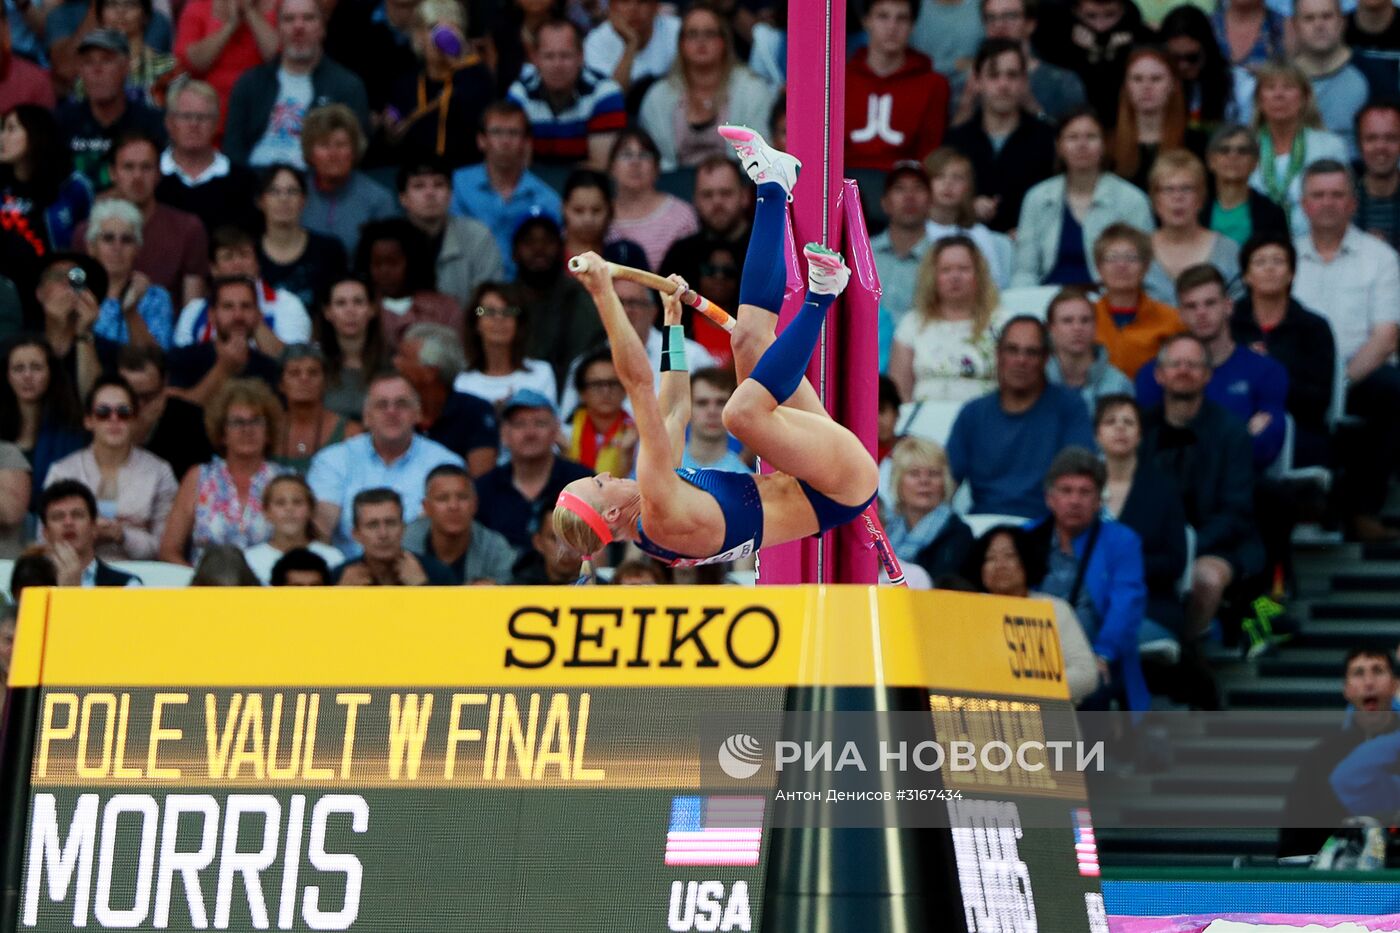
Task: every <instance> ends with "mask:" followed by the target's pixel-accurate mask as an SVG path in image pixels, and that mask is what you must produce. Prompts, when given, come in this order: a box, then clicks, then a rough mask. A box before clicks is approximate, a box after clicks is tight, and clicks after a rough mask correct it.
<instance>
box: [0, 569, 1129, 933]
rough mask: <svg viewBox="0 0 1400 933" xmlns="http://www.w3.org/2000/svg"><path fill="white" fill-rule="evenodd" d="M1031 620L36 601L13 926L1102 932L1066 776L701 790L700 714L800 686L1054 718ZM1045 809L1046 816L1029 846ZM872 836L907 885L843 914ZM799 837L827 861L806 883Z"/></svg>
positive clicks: (742, 603)
mask: <svg viewBox="0 0 1400 933" xmlns="http://www.w3.org/2000/svg"><path fill="white" fill-rule="evenodd" d="M1027 616H1043V617H1044V619H1046V620H1049V619H1050V618H1051V615H1050V612H1049V608H1048V607H1046V606H1044V605H1043V604H1036V603H1030V602H1019V601H1008V600H995V599H990V598H980V597H970V596H966V595H960V594H914V593H910V592H908V591H889V590H878V591H872V590H870V589H867V588H864V587H793V588H763V589H760V590H741V589H735V588H671V587H665V588H602V587H600V588H538V589H526V588H516V589H505V588H502V589H477V588H468V589H423V590H280V591H270V590H262V591H259V590H233V589H203V590H199V589H191V590H181V591H156V590H147V591H139V590H133V591H122V592H114V591H102V590H49V591H33V590H31V591H26V598H25V603H24V607H23V613H22V616H21V620H20V627H19V631H18V634H17V640H16V647H15V658H14V663H13V666H12V671H11V696H10V702H9V704H8V708H7V711H6V712H7V717H6V726H5V735H4V755H5V759H4V763H3V764H4V767H3V774H0V779H3V788H0V791H3V802H4V806H5V808H6V809H5V812H6V814H7V824H8V828H7V832H6V836H7V844H6V846H5V847H4V849H3V852H0V856H2V857H3V864H2V865H0V871H2V872H3V879H4V897H5V900H4V912H3V915H0V925H2V926H0V929H3V930H5V931H9V930H39V931H53V930H70V929H94V928H95V929H137V930H174V931H185V930H206V929H216V930H217V929H228V930H253V929H257V930H262V929H277V930H365V931H376V933H391V931H425V933H426V931H444V930H453V931H473V933H474V931H493V933H496V931H522V933H543V931H554V930H567V931H573V933H594V931H598V933H602V931H608V933H630V931H637V933H642V931H648V933H649V931H683V930H760V929H764V930H770V931H778V930H784V929H810V928H811V927H810V926H809V925H807V924H806V922H805V920H799V918H800V917H803V916H810V914H811V912H813V911H815V912H817V913H824V914H825V915H826V916H827V917H828V918H829V919H831V920H832V921H833V922H832V923H831V925H830V929H833V930H839V929H851V930H857V929H859V930H863V931H874V930H878V929H885V928H904V929H911V930H918V929H927V930H935V929H936V930H940V931H941V930H948V929H963V930H966V931H969V933H972V931H977V933H994V931H1005V933H1010V931H1013V930H1014V931H1016V933H1034V931H1035V930H1046V931H1051V930H1053V931H1055V933H1060V931H1071V930H1074V931H1094V930H1097V929H1100V928H1105V929H1106V926H1102V900H1101V898H1100V897H1099V894H1098V885H1097V878H1096V875H1097V864H1096V863H1095V864H1094V865H1093V866H1092V871H1090V870H1088V868H1089V866H1088V865H1087V863H1086V862H1085V858H1084V852H1085V851H1086V847H1085V846H1084V845H1082V842H1083V840H1084V839H1085V838H1089V839H1090V840H1091V839H1092V837H1091V833H1092V830H1091V827H1090V823H1089V820H1088V811H1087V807H1086V801H1085V800H1084V799H1083V789H1082V785H1080V786H1071V787H1069V788H1068V789H1066V787H1065V786H1060V787H1058V788H1055V789H1052V790H1050V791H1047V792H1044V793H1042V792H1040V791H1037V789H1036V788H1034V787H1008V786H1005V785H1004V784H1003V785H995V784H993V785H988V786H979V785H977V784H976V782H975V781H974V782H973V783H971V784H968V783H964V785H963V787H962V789H963V790H965V791H966V793H965V794H962V795H960V796H959V798H958V799H956V800H949V801H947V802H946V803H940V804H939V805H940V806H946V807H947V808H948V810H949V813H950V814H952V815H953V816H954V817H955V819H954V823H955V825H954V827H953V828H952V829H951V830H949V829H942V830H937V829H919V830H898V831H886V830H880V829H871V830H841V829H825V830H816V829H811V830H804V829H801V828H797V827H793V826H782V827H779V826H776V825H774V819H773V816H774V807H775V800H774V798H775V794H776V793H777V791H778V789H779V788H778V787H777V786H776V784H775V783H774V782H773V781H771V780H763V779H760V780H758V781H756V782H754V783H753V784H751V785H744V786H740V787H735V786H733V785H725V786H714V785H713V784H710V783H707V782H706V780H705V777H704V775H705V769H706V767H707V766H708V765H709V764H710V761H711V759H712V758H713V756H714V754H715V752H716V751H718V749H710V748H708V747H702V744H703V743H701V742H700V741H699V740H698V736H699V735H700V731H701V730H700V723H701V722H702V721H703V720H705V719H706V718H707V717H717V716H734V715H741V714H746V713H755V714H758V713H768V714H771V713H775V712H780V711H782V710H784V709H785V708H790V707H791V704H792V701H793V697H794V695H796V694H801V693H803V692H804V691H807V692H808V693H810V690H812V689H816V688H835V689H837V690H838V691H844V690H856V691H861V690H865V691H867V692H868V691H869V690H871V689H876V688H878V689H881V690H893V691H894V693H895V694H899V695H903V696H906V697H911V698H912V700H911V705H912V708H916V709H917V708H919V707H922V708H924V709H925V710H926V711H928V712H929V716H930V722H931V723H932V724H933V726H932V728H934V729H944V730H952V729H954V728H956V727H955V724H954V723H953V722H952V720H950V719H949V716H952V715H955V713H956V711H957V710H958V709H962V708H964V705H965V704H968V703H972V704H974V705H976V704H983V705H984V706H985V703H986V702H988V701H990V702H992V703H993V704H995V703H996V702H999V701H998V698H1001V699H1003V700H1007V701H1010V700H1013V699H1015V700H1017V701H1018V702H1019V703H1020V704H1021V705H1020V706H1019V707H1018V709H1024V708H1026V707H1027V705H1029V706H1030V707H1031V708H1037V709H1038V708H1040V707H1042V706H1043V707H1044V708H1046V709H1055V708H1060V709H1063V708H1067V701H1066V699H1065V687H1064V684H1063V676H1062V675H1063V672H1062V669H1061V668H1062V664H1059V661H1058V650H1057V649H1054V650H1049V651H1047V649H1046V648H1045V644H1046V643H1044V642H1042V643H1041V644H1040V645H1039V646H1038V647H1037V645H1036V644H1033V643H1032V642H1028V641H1027V640H1026V638H1025V637H1024V636H1023V635H1021V634H1020V633H1021V632H1023V631H1024V630H1025V626H1024V624H1023V623H1024V621H1025V618H1026V617H1027ZM1013 620H1016V623H1015V624H1013ZM1044 624H1048V625H1053V622H1048V621H1047V622H1045V623H1044ZM1052 631H1053V630H1052ZM1057 665H1058V667H1057ZM940 716H941V717H943V718H942V720H941V721H940ZM950 786H952V785H950ZM1046 807H1048V808H1049V809H1050V810H1051V811H1052V812H1054V813H1060V814H1063V819H1062V821H1061V825H1058V826H1055V827H1053V828H1030V827H1029V826H1027V825H1023V821H1022V814H1023V813H1025V812H1029V811H1028V810H1027V809H1026V808H1038V809H1039V810H1043V809H1044V808H1046ZM890 832H896V833H897V834H898V835H901V836H902V837H903V842H901V843H899V845H898V846H897V848H899V849H900V852H901V855H900V856H899V858H898V861H899V862H900V863H901V868H900V870H901V871H902V872H903V873H904V875H903V880H902V881H901V882H899V883H898V884H895V885H893V886H894V887H897V886H898V885H899V884H902V885H905V886H911V887H913V888H915V889H916V896H915V897H914V898H912V899H911V898H907V897H906V898H901V897H898V896H889V895H891V894H893V891H892V890H889V891H887V890H882V884H884V885H885V886H886V887H890V885H889V884H885V882H877V883H874V884H873V885H867V890H866V891H865V892H864V894H863V895H862V896H863V897H865V898H867V899H868V904H867V905H864V906H862V907H861V908H860V911H854V910H853V908H852V905H853V904H856V903H859V902H860V898H856V899H855V900H852V899H851V898H849V897H845V896H838V895H841V890H842V888H843V886H844V887H846V888H850V886H851V885H852V884H856V885H857V886H859V883H860V882H859V876H860V875H861V870H860V866H866V867H869V866H871V865H872V864H875V863H879V862H880V861H881V859H880V857H877V856H878V853H877V852H876V851H875V850H876V849H877V848H878V849H879V850H880V852H883V853H885V854H886V855H888V854H889V851H890V848H889V847H890V841H889V833H890ZM804 833H808V834H813V833H826V834H829V835H828V837H827V838H828V840H831V841H834V846H833V848H834V854H832V856H831V857H830V858H829V859H828V860H827V863H826V865H827V867H826V869H825V871H826V872H827V874H828V875H830V877H829V878H827V879H826V881H822V880H821V879H820V878H817V879H816V883H815V887H813V886H812V884H811V883H810V882H812V880H813V879H812V877H811V868H812V867H811V866H810V865H806V864H804V863H803V860H802V859H801V858H800V857H799V856H800V853H801V852H802V850H803V848H804V845H805V838H806V837H804ZM1086 834H1089V835H1087V836H1086ZM1077 844H1079V845H1078V848H1076V845H1077ZM1076 853H1079V854H1078V855H1077V854H1076ZM847 862H849V864H850V865H851V866H854V867H853V868H852V869H851V870H850V871H844V870H840V866H841V865H843V864H845V863H847ZM819 873H820V872H819ZM886 881H889V879H886ZM823 890H824V891H825V893H823ZM770 895H771V896H770ZM870 911H874V913H873V914H872V913H870ZM838 914H840V915H841V916H838ZM843 917H845V919H844V920H843V919H842V918H843ZM880 918H883V919H880ZM886 920H888V921H889V926H888V927H887V926H886V922H885V921H886Z"/></svg>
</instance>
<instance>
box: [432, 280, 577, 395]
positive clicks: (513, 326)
mask: <svg viewBox="0 0 1400 933" xmlns="http://www.w3.org/2000/svg"><path fill="white" fill-rule="evenodd" d="M471 307H472V308H473V309H474V310H473V311H472V312H471V317H470V319H469V320H468V321H467V339H466V342H465V344H464V347H463V348H464V349H465V350H466V353H467V368H466V370H465V371H463V372H462V373H461V375H459V376H458V377H457V381H456V382H455V383H453V386H452V387H453V388H454V389H456V390H457V391H458V392H465V393H467V394H468V395H475V396H476V397H477V398H483V399H485V400H486V401H488V402H490V403H491V404H493V405H501V404H504V403H505V400H506V399H508V398H510V397H511V396H512V395H513V394H515V393H516V392H519V391H520V390H522V389H533V390H534V391H536V392H538V393H540V394H541V395H543V396H544V397H545V398H547V399H555V398H558V397H559V392H558V388H559V387H558V384H557V383H556V382H555V379H554V367H552V366H550V365H549V364H548V363H546V362H545V361H544V360H534V359H530V358H529V357H527V356H526V355H525V342H526V340H527V339H528V338H529V336H530V328H529V324H528V319H527V318H525V317H524V316H523V314H524V311H523V310H522V308H521V306H520V300H519V295H518V294H517V293H516V290H515V286H514V285H506V284H504V283H502V282H482V283H481V284H480V285H478V286H477V288H476V294H475V295H473V296H472V303H471Z"/></svg>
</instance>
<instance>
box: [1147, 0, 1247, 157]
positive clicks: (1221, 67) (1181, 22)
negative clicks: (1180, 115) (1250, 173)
mask: <svg viewBox="0 0 1400 933" xmlns="http://www.w3.org/2000/svg"><path fill="white" fill-rule="evenodd" d="M1157 35H1158V38H1159V39H1160V40H1161V43H1162V46H1163V48H1165V49H1166V52H1167V57H1168V58H1170V59H1171V62H1172V69H1173V70H1174V71H1175V72H1176V77H1177V79H1178V80H1179V81H1180V82H1181V90H1182V92H1183V93H1184V94H1185V95H1186V117H1187V126H1190V127H1192V128H1194V129H1197V130H1200V131H1202V132H1205V133H1209V132H1210V131H1212V130H1214V129H1215V128H1216V127H1217V126H1220V125H1221V124H1222V123H1224V122H1225V121H1226V120H1237V119H1239V108H1238V105H1237V104H1236V102H1235V80H1236V79H1235V74H1234V72H1233V71H1232V69H1231V68H1230V63H1229V62H1228V61H1226V59H1225V55H1224V53H1222V52H1221V51H1220V43H1219V42H1217V41H1216V40H1215V30H1214V29H1212V28H1211V25H1210V17H1209V16H1207V15H1206V14H1205V12H1204V11H1203V10H1201V9H1200V8H1198V7H1194V6H1190V5H1183V6H1179V7H1177V8H1176V9H1174V10H1172V11H1171V12H1170V13H1168V14H1167V15H1166V16H1165V17H1164V18H1163V19H1162V26H1161V28H1160V29H1159V30H1158V33H1157Z"/></svg>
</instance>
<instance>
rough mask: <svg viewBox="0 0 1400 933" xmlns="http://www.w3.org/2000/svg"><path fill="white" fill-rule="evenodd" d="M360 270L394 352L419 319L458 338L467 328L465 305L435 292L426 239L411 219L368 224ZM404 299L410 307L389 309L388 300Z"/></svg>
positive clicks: (358, 252) (359, 255)
mask: <svg viewBox="0 0 1400 933" xmlns="http://www.w3.org/2000/svg"><path fill="white" fill-rule="evenodd" d="M355 273H356V275H357V276H359V277H360V278H361V279H363V280H364V281H366V282H368V283H369V285H370V294H371V297H372V298H373V300H374V302H375V304H376V305H377V306H378V308H379V325H380V330H381V333H382V334H383V335H384V343H385V345H386V346H387V347H388V349H389V351H390V352H391V353H392V352H393V350H394V349H395V348H397V347H398V344H399V341H400V340H401V339H402V338H403V333H404V331H406V330H407V329H408V328H409V327H411V326H412V325H414V324H416V323H420V322H428V323H434V324H445V325H447V326H448V327H451V328H452V329H453V330H455V331H456V332H457V334H458V335H459V336H460V335H461V334H462V333H463V331H464V330H465V318H464V315H463V312H462V309H461V307H459V306H458V304H457V303H456V302H455V301H453V300H452V299H451V298H449V297H448V296H446V295H443V294H441V293H439V292H438V291H437V290H436V288H437V283H436V275H437V273H436V272H435V270H434V267H433V262H432V256H431V253H430V251H429V249H428V244H427V241H426V238H425V237H424V236H423V233H422V232H421V231H420V230H419V229H418V228H417V227H415V226H413V224H412V223H410V222H409V221H407V220H405V219H403V218H401V217H393V218H389V219H387V220H378V221H374V222H372V223H367V224H365V226H364V229H363V230H362V231H361V233H360V243H359V247H358V248H357V249H356V250H355ZM405 302H406V303H407V304H408V307H407V309H400V310H396V311H390V310H388V306H389V304H402V303H405Z"/></svg>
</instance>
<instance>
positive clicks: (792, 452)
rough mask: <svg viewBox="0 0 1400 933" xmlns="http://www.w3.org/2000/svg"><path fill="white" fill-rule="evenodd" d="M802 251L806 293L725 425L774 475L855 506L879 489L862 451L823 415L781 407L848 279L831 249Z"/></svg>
mask: <svg viewBox="0 0 1400 933" xmlns="http://www.w3.org/2000/svg"><path fill="white" fill-rule="evenodd" d="M805 252H806V255H807V260H808V274H807V280H808V291H807V297H806V299H805V300H804V301H803V304H802V308H801V310H799V311H798V313H797V316H796V317H795V318H793V320H792V321H791V322H790V323H789V324H788V326H787V328H786V329H784V330H783V332H782V334H781V335H779V336H778V338H777V339H776V340H775V341H774V342H773V344H772V345H771V346H770V347H769V348H768V350H767V352H765V353H764V354H763V356H762V358H761V359H759V361H758V363H757V364H756V365H755V366H754V368H753V371H752V373H751V374H750V376H749V378H748V379H746V380H744V382H743V383H741V384H740V385H739V388H738V389H736V390H735V392H734V394H733V395H732V396H731V397H730V399H729V402H728V404H727V405H725V407H724V425H725V427H726V428H727V429H728V430H729V431H730V432H731V433H732V434H734V436H736V437H738V438H739V439H740V440H741V441H743V442H744V443H745V444H746V445H748V446H749V447H750V448H751V449H752V450H753V451H754V452H755V453H757V454H758V455H759V456H760V457H762V458H763V459H764V460H765V461H766V462H768V463H770V464H772V465H773V466H774V467H775V468H776V469H779V470H782V471H783V472H784V473H789V474H791V475H793V476H796V477H798V478H799V479H803V480H806V481H807V482H808V483H810V484H811V485H812V486H813V487H814V488H815V489H816V490H817V491H818V492H821V493H823V494H824V495H827V496H828V497H830V498H832V499H834V500H835V501H837V502H840V503H842V504H844V505H856V504H858V503H860V502H863V501H865V500H866V499H867V498H869V496H870V495H871V494H872V493H873V492H874V490H875V488H876V486H877V485H878V484H879V469H878V468H877V467H876V466H875V461H874V459H873V458H871V456H870V454H869V452H868V451H867V450H866V449H865V445H864V444H862V443H861V442H860V440H859V439H857V438H856V436H855V435H854V434H852V433H851V432H850V431H848V430H847V429H846V428H844V427H842V426H841V425H839V424H837V423H836V422H835V421H832V420H831V418H830V417H829V416H828V415H827V414H826V412H825V411H824V410H823V411H822V412H821V413H820V414H817V413H814V412H810V411H805V410H802V409H798V408H794V407H792V406H791V405H787V404H784V403H786V402H788V400H789V399H790V398H792V396H793V395H794V394H795V393H796V392H798V391H799V389H800V387H801V386H802V384H803V377H802V374H803V372H804V371H805V370H806V369H807V366H808V364H809V363H810V362H811V359H812V352H813V350H814V349H815V348H816V345H817V340H818V338H819V337H820V336H821V327H822V323H823V321H825V319H826V312H827V311H828V310H829V309H830V308H831V305H832V303H833V302H834V301H835V300H836V296H837V295H839V294H840V293H841V290H842V289H843V288H845V286H846V282H847V280H848V279H849V278H850V272H849V271H848V270H847V269H846V267H845V264H844V263H843V262H842V261H841V257H840V256H838V255H836V254H835V253H833V252H831V251H830V250H828V249H825V248H824V247H821V246H817V245H816V244H809V245H808V246H807V248H806V250H805ZM809 388H810V387H809Z"/></svg>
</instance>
